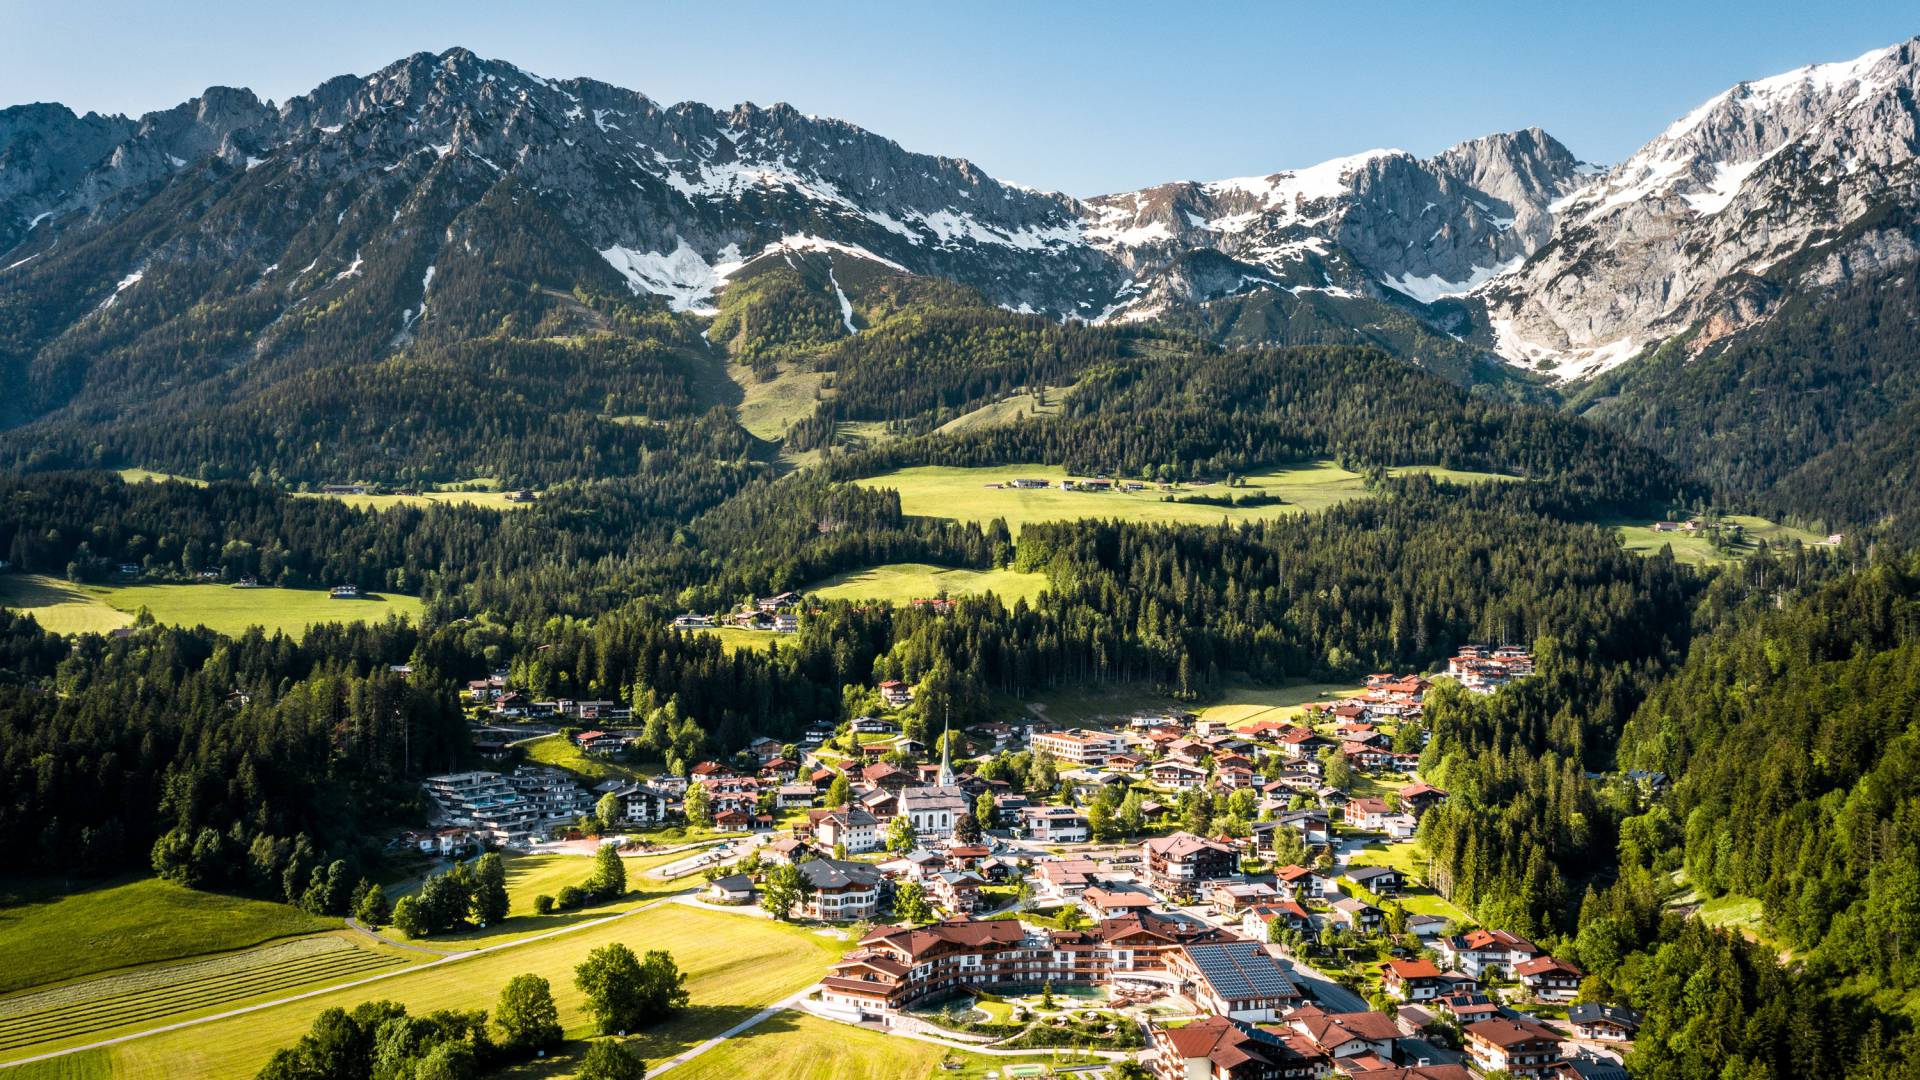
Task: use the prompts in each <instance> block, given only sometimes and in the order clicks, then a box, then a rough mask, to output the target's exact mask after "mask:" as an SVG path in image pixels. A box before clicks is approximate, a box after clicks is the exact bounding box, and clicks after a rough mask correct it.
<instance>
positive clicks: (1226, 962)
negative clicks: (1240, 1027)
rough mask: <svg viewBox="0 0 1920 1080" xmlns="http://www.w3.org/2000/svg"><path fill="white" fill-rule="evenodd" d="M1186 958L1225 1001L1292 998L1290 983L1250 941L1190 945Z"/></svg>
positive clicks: (1294, 992) (1292, 990)
mask: <svg viewBox="0 0 1920 1080" xmlns="http://www.w3.org/2000/svg"><path fill="white" fill-rule="evenodd" d="M1187 955H1188V956H1189V957H1191V958H1192V960H1193V963H1194V966H1196V967H1198V968H1199V969H1200V974H1201V975H1202V976H1203V977H1205V979H1206V980H1207V983H1208V984H1209V985H1210V986H1212V987H1213V991H1214V993H1216V994H1218V995H1219V996H1220V997H1222V998H1226V999H1228V1000H1243V999H1248V998H1275V997H1294V996H1296V995H1297V991H1295V990H1294V986H1293V980H1292V979H1289V978H1287V973H1286V972H1284V971H1282V970H1281V969H1280V965H1279V963H1277V962H1276V961H1275V960H1274V959H1273V957H1271V956H1269V955H1267V952H1266V950H1265V949H1263V948H1261V947H1260V946H1259V945H1258V944H1256V943H1254V942H1251V941H1226V942H1220V943H1218V944H1213V945H1190V946H1188V947H1187Z"/></svg>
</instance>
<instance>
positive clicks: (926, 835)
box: [900, 711, 972, 843]
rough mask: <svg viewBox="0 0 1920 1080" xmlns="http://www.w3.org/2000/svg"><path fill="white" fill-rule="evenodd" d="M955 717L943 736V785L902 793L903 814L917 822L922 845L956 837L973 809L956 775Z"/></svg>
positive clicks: (941, 754)
mask: <svg viewBox="0 0 1920 1080" xmlns="http://www.w3.org/2000/svg"><path fill="white" fill-rule="evenodd" d="M952 736H953V714H952V712H951V711H949V712H948V714H947V719H946V723H945V725H944V727H943V730H942V732H941V735H940V778H939V783H937V784H931V785H928V786H926V787H910V788H907V789H906V790H904V791H902V792H901V793H900V813H902V814H904V815H906V818H907V820H908V821H911V822H913V831H914V834H915V835H916V836H918V837H919V838H920V840H921V842H922V843H925V842H927V841H930V840H945V839H948V838H950V837H952V836H953V829H954V826H955V825H958V824H959V823H960V818H961V817H962V816H963V815H965V814H967V813H968V812H969V811H971V809H972V803H971V801H970V800H968V798H967V793H966V792H965V791H964V790H962V789H961V787H960V785H959V783H958V782H957V781H956V780H955V778H954V775H953V738H952Z"/></svg>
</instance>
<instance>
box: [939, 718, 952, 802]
mask: <svg viewBox="0 0 1920 1080" xmlns="http://www.w3.org/2000/svg"><path fill="white" fill-rule="evenodd" d="M940 786H941V787H952V786H953V706H952V705H951V704H948V705H947V722H946V726H945V728H944V730H942V731H941V733H940Z"/></svg>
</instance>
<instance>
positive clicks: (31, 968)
mask: <svg viewBox="0 0 1920 1080" xmlns="http://www.w3.org/2000/svg"><path fill="white" fill-rule="evenodd" d="M339 925H340V920H338V919H326V918H320V917H317V916H313V915H309V914H307V913H306V912H304V911H301V910H300V909H299V908H296V907H293V906H291V905H288V904H270V903H267V902H265V901H262V900H249V899H245V898H242V897H237V896H222V895H220V894H218V893H206V892H195V891H194V890H192V889H188V888H186V887H185V886H181V885H175V884H173V883H172V882H169V881H161V880H159V879H157V878H151V879H148V880H145V881H136V882H132V883H130V884H125V885H114V886H109V887H106V888H99V889H89V890H87V891H85V892H78V893H73V894H71V895H67V896H62V897H59V898H58V899H53V900H47V901H40V902H33V903H25V904H17V905H13V906H10V907H6V908H0V957H5V958H6V962H5V963H4V964H0V993H10V992H12V991H16V990H21V989H25V988H27V987H32V986H41V985H45V984H49V983H57V982H61V981H64V980H68V979H76V978H79V977H81V976H83V975H91V974H94V973H96V972H101V971H109V970H112V969H115V968H124V967H131V966H134V965H137V964H153V963H158V962H161V961H165V960H177V959H179V958H181V957H187V956H198V955H201V954H204V953H211V952H223V951H226V950H230V949H244V948H247V947H248V946H251V945H257V944H259V943H260V942H263V941H268V940H271V939H273V938H281V937H288V936H291V935H294V934H310V933H314V932H316V931H320V930H327V929H330V928H333V927H337V926H339Z"/></svg>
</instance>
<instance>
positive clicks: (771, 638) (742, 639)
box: [694, 626, 792, 655]
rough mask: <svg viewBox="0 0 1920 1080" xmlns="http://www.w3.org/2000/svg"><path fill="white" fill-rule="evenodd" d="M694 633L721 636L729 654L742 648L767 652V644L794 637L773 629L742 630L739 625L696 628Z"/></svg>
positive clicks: (722, 645) (722, 644) (723, 646)
mask: <svg viewBox="0 0 1920 1080" xmlns="http://www.w3.org/2000/svg"><path fill="white" fill-rule="evenodd" d="M694 633H696V634H712V635H713V636H714V637H717V638H719V639H720V647H721V648H723V649H725V650H726V651H727V652H728V654H729V655H731V654H733V653H737V652H739V651H740V650H741V649H751V650H754V651H756V652H765V651H766V648H767V646H769V645H772V644H774V643H776V642H778V641H779V640H780V639H782V638H788V639H791V637H792V635H790V634H782V633H778V632H776V631H773V630H742V629H741V628H739V627H737V626H716V627H713V628H712V629H708V630H696V631H694Z"/></svg>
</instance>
